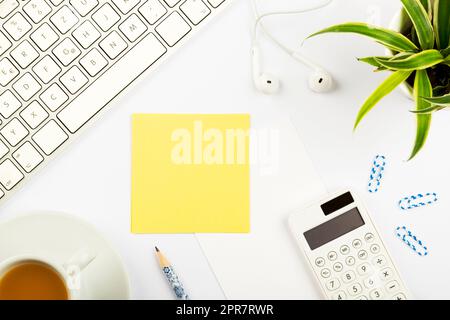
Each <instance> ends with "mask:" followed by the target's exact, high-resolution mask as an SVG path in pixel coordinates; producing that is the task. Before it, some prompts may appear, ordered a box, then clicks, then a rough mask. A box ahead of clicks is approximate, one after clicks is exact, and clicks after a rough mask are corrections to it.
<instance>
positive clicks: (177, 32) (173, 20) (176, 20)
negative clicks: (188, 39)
mask: <svg viewBox="0 0 450 320" xmlns="http://www.w3.org/2000/svg"><path fill="white" fill-rule="evenodd" d="M155 30H156V32H158V34H159V35H160V36H161V37H162V38H163V39H164V41H165V42H166V43H167V44H168V45H169V46H171V47H173V46H174V45H175V44H177V43H178V41H180V40H181V39H182V38H183V37H184V36H185V35H187V34H188V33H189V32H190V31H191V27H190V26H189V24H188V23H187V22H186V21H184V19H183V18H182V17H181V16H180V14H179V13H178V12H172V14H170V16H168V17H167V18H166V19H165V20H164V21H163V22H161V23H160V24H159V25H158V26H157V27H156V28H155Z"/></svg>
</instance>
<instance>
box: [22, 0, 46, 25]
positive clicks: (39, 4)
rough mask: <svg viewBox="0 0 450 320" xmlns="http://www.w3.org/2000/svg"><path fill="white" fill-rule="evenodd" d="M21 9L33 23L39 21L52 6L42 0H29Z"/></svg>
mask: <svg viewBox="0 0 450 320" xmlns="http://www.w3.org/2000/svg"><path fill="white" fill-rule="evenodd" d="M23 11H25V13H26V14H27V15H28V16H29V17H30V19H31V20H33V22H34V23H39V22H41V21H42V19H44V18H45V17H46V16H47V15H48V14H49V13H50V12H51V11H52V8H50V6H49V5H48V4H47V2H45V1H44V0H31V1H30V2H28V3H27V4H26V5H24V6H23Z"/></svg>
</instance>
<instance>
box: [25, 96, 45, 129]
mask: <svg viewBox="0 0 450 320" xmlns="http://www.w3.org/2000/svg"><path fill="white" fill-rule="evenodd" d="M20 116H21V117H22V119H23V120H25V122H26V123H27V124H28V125H29V126H30V128H31V129H36V128H37V127H38V126H39V125H40V124H41V123H42V122H44V121H45V120H46V119H47V118H48V113H47V111H45V110H44V108H42V107H41V105H40V104H39V102H37V101H33V102H32V103H31V104H30V105H29V106H28V107H26V108H25V109H24V110H23V111H22V112H21V113H20Z"/></svg>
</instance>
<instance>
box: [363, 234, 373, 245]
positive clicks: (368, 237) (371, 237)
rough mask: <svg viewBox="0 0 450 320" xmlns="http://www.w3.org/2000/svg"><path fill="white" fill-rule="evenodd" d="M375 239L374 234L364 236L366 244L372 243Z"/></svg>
mask: <svg viewBox="0 0 450 320" xmlns="http://www.w3.org/2000/svg"><path fill="white" fill-rule="evenodd" d="M374 239H375V237H374V235H373V234H372V233H370V232H369V233H366V235H365V236H364V240H366V242H369V243H370V242H372V241H373V240H374Z"/></svg>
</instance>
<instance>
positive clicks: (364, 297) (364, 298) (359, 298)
mask: <svg viewBox="0 0 450 320" xmlns="http://www.w3.org/2000/svg"><path fill="white" fill-rule="evenodd" d="M355 300H369V298H367V297H366V296H359V297H358V298H356V299H355Z"/></svg>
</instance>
